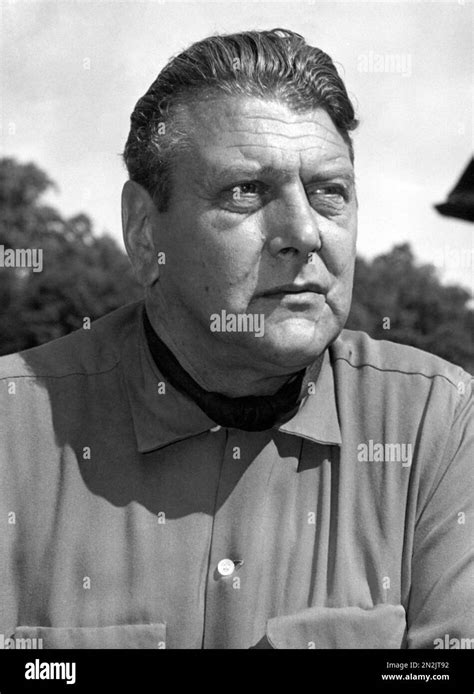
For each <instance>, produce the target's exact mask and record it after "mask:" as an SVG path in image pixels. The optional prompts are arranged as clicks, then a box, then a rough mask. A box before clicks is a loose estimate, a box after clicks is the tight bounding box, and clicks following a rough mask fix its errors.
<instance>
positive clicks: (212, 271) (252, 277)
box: [197, 227, 262, 296]
mask: <svg viewBox="0 0 474 694" xmlns="http://www.w3.org/2000/svg"><path fill="white" fill-rule="evenodd" d="M197 237H198V239H199V243H198V245H199V256H198V263H199V266H200V270H201V272H202V273H203V274H204V275H205V277H206V278H207V285H208V286H209V287H211V288H214V289H215V290H216V291H219V292H221V293H223V294H224V295H228V294H229V293H235V292H238V293H239V294H241V295H242V296H244V295H246V294H248V293H250V294H251V293H252V292H253V288H254V286H256V283H257V280H258V269H259V264H260V257H261V253H262V242H261V239H260V236H259V235H258V236H257V235H255V234H253V233H251V230H247V229H245V228H239V229H237V228H234V229H232V230H226V231H218V230H216V229H215V228H213V227H210V228H209V227H208V228H207V229H205V230H204V232H203V233H199V234H198V235H197Z"/></svg>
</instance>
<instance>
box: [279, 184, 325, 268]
mask: <svg viewBox="0 0 474 694" xmlns="http://www.w3.org/2000/svg"><path fill="white" fill-rule="evenodd" d="M268 221H269V229H270V231H269V240H268V248H269V251H270V253H271V255H272V256H273V257H283V256H286V255H290V256H297V257H300V258H305V259H306V258H307V257H308V255H309V254H310V253H314V252H317V251H319V250H320V249H321V243H322V241H321V230H320V227H319V219H318V214H317V212H316V211H315V210H314V209H313V208H312V207H311V205H310V204H309V200H308V197H307V195H306V191H305V190H304V188H303V186H302V185H301V184H296V185H293V186H292V187H291V190H288V191H286V192H285V194H284V195H282V196H281V197H280V198H278V200H276V201H275V205H274V210H273V215H272V218H271V219H269V220H268Z"/></svg>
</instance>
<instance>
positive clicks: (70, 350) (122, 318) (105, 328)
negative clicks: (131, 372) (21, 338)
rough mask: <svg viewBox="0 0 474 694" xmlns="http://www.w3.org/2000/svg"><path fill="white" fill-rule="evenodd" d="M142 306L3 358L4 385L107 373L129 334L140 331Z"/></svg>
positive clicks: (129, 306) (1, 376) (119, 311)
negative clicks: (7, 382) (15, 381)
mask: <svg viewBox="0 0 474 694" xmlns="http://www.w3.org/2000/svg"><path fill="white" fill-rule="evenodd" d="M141 306H142V302H141V301H139V302H134V303H132V304H127V305H126V306H123V307H121V308H119V309H116V310H115V311H112V312H111V313H109V314H107V315H106V316H104V317H103V318H100V319H98V320H97V321H94V322H93V323H91V325H90V328H88V329H87V328H84V329H82V328H81V329H79V330H75V331H74V332H72V333H70V334H69V335H66V336H64V337H61V338H58V339H56V340H52V341H51V342H48V343H46V344H44V345H40V346H39V347H34V348H32V349H28V350H24V351H22V352H18V353H16V354H9V355H6V356H3V357H0V382H2V381H5V380H11V379H22V378H23V379H24V378H26V379H35V378H38V379H47V378H50V379H53V380H54V379H63V378H67V377H68V376H77V375H84V376H88V375H95V374H99V373H104V372H107V371H109V370H111V369H113V368H114V367H115V365H116V364H117V363H118V362H119V361H120V348H121V345H122V343H123V340H124V339H125V337H126V335H127V333H129V332H130V331H133V330H135V329H136V327H137V324H138V319H139V316H140V315H141Z"/></svg>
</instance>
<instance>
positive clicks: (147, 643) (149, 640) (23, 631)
mask: <svg viewBox="0 0 474 694" xmlns="http://www.w3.org/2000/svg"><path fill="white" fill-rule="evenodd" d="M12 638H14V639H22V641H21V642H20V644H21V645H20V647H21V648H47V649H49V648H87V649H90V648H147V649H150V648H166V624H165V623H161V622H159V623H155V624H120V625H118V626H107V627H34V626H19V627H17V628H16V630H15V633H14V634H13V637H12ZM25 639H27V640H26V641H25ZM25 644H26V645H25Z"/></svg>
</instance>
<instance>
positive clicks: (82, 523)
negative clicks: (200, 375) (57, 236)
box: [0, 302, 474, 648]
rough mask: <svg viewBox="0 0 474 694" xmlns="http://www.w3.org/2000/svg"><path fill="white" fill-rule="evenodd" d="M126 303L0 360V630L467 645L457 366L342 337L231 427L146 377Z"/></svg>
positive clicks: (188, 642)
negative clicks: (281, 416)
mask: <svg viewBox="0 0 474 694" xmlns="http://www.w3.org/2000/svg"><path fill="white" fill-rule="evenodd" d="M142 310H143V304H142V303H141V302H138V303H135V304H130V305H128V306H125V307H123V308H121V309H118V310H117V311H114V312H113V313H111V314H109V315H108V316H106V317H104V318H102V319H100V320H98V321H96V322H95V323H93V324H92V326H91V329H90V330H86V329H82V330H79V331H76V332H74V333H72V334H70V335H68V336H67V337H64V338H61V339H59V340H55V341H53V342H51V343H49V344H46V345H43V346H41V347H37V348H35V349H32V350H28V351H25V352H23V353H20V354H17V355H10V356H7V357H3V358H2V359H0V378H1V380H0V407H1V410H0V417H1V419H0V422H1V433H0V522H1V544H0V553H1V556H0V633H3V634H5V635H12V636H15V637H16V638H20V637H21V638H27V637H31V638H41V639H43V647H45V648H46V647H56V648H60V647H82V648H89V647H90V648H92V647H94V648H97V647H114V646H117V647H118V646H120V647H130V648H133V647H140V648H163V647H166V648H249V647H252V646H254V645H256V644H257V643H260V644H262V643H263V644H265V645H267V646H268V645H270V646H272V647H274V648H359V647H369V648H405V647H408V648H435V647H444V646H440V645H439V644H440V642H441V640H442V641H443V643H444V644H445V643H446V635H447V637H448V640H449V639H455V640H456V639H457V640H458V641H459V642H460V640H461V639H472V638H473V637H474V627H473V621H474V618H473V615H474V599H473V586H474V572H473V554H474V551H473V544H474V543H473V539H474V531H473V518H474V515H473V479H474V473H473V462H474V455H473V449H474V435H473V424H474V422H473V397H472V390H471V378H470V376H469V375H468V374H467V373H465V372H464V371H463V370H462V369H460V368H458V367H456V366H453V365H451V364H449V363H447V362H445V361H443V360H441V359H439V358H437V357H434V356H432V355H430V354H427V353H425V352H421V351H419V350H415V349H413V348H410V347H405V346H401V345H396V344H393V343H390V342H387V341H374V340H372V339H370V338H369V337H368V336H367V335H366V334H364V333H361V332H353V331H343V333H342V334H341V335H340V337H339V338H338V339H337V340H336V341H335V342H334V343H333V344H332V345H331V346H330V347H329V348H328V349H327V350H326V352H325V354H324V361H323V365H322V367H321V371H320V374H319V377H318V379H317V382H316V383H314V384H312V383H310V384H309V388H308V395H307V396H306V397H305V398H304V399H303V400H302V402H301V404H300V406H299V409H298V411H297V412H296V414H294V416H292V417H291V419H289V421H286V422H285V423H284V424H281V425H279V426H276V427H274V428H272V429H269V430H266V431H262V432H246V431H242V430H238V429H225V428H221V427H218V426H216V425H215V423H214V422H212V421H211V420H210V419H208V417H207V416H206V415H205V414H204V412H202V411H201V410H200V409H199V408H198V407H197V405H195V404H194V402H192V401H191V400H190V399H189V398H188V397H187V396H186V395H184V394H181V393H180V392H178V391H176V390H174V389H173V388H172V387H171V385H170V384H169V383H167V382H166V380H165V379H164V378H163V376H162V375H161V374H160V372H159V370H158V368H157V367H156V365H155V363H154V362H153V360H152V358H151V355H150V352H149V350H148V346H147V344H146V341H145V337H144V331H143V327H142V318H141V312H142ZM438 640H439V641H438ZM453 643H454V642H453ZM466 643H467V642H466ZM472 644H473V647H474V640H473V641H472Z"/></svg>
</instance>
